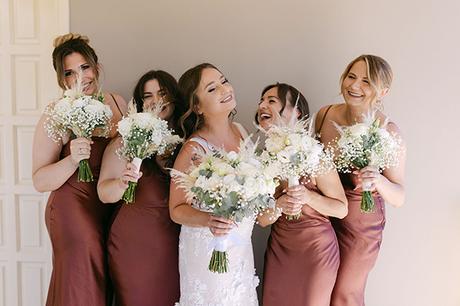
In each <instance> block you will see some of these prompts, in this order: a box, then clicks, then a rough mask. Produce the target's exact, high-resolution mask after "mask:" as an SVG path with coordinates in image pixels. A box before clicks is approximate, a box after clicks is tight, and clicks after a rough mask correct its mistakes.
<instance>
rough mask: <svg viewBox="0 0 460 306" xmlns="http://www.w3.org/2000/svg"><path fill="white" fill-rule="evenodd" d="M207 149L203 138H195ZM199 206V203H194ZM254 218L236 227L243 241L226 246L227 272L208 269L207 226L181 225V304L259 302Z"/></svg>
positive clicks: (232, 305) (245, 304)
mask: <svg viewBox="0 0 460 306" xmlns="http://www.w3.org/2000/svg"><path fill="white" fill-rule="evenodd" d="M193 141H196V142H198V143H200V145H202V146H203V147H204V148H205V149H207V147H206V146H208V144H207V143H203V141H204V140H203V139H198V140H197V139H193ZM193 206H194V207H195V208H197V209H200V207H198V206H199V205H197V204H193ZM253 227H254V220H253V219H249V218H245V219H243V221H242V222H240V223H239V224H238V227H236V228H234V229H233V230H232V231H235V232H236V233H237V234H238V235H239V237H240V238H241V240H242V241H241V243H240V244H239V245H236V246H231V247H230V248H229V249H228V250H227V254H228V260H229V265H228V272H227V273H214V272H211V271H209V269H208V265H209V260H210V259H211V254H212V247H211V246H210V245H211V241H212V239H213V237H214V236H213V235H212V234H211V232H210V231H209V228H207V227H189V226H185V225H182V228H181V232H180V237H179V273H180V301H179V303H177V304H176V306H177V305H180V306H257V305H258V301H257V293H256V287H257V285H258V284H259V279H258V277H257V276H256V275H255V268H254V256H253V252H252V244H251V234H252V229H253Z"/></svg>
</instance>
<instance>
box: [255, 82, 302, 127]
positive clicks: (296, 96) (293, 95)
mask: <svg viewBox="0 0 460 306" xmlns="http://www.w3.org/2000/svg"><path fill="white" fill-rule="evenodd" d="M272 88H277V90H278V98H279V99H280V101H281V105H282V107H281V110H280V112H279V114H280V116H281V115H282V114H283V111H284V109H285V108H286V103H289V105H291V106H292V107H294V106H295V104H296V101H297V109H298V110H299V112H300V114H299V116H298V117H297V119H305V118H307V117H308V116H310V108H309V107H308V101H307V99H306V98H305V97H304V95H303V94H302V93H301V92H300V91H299V90H297V88H295V87H294V86H291V85H289V84H286V83H276V84H271V85H268V86H267V87H265V88H264V89H263V90H262V93H261V94H260V97H263V96H264V94H265V93H266V92H267V91H269V90H270V89H272ZM255 121H256V123H257V124H259V118H257V113H256V115H255Z"/></svg>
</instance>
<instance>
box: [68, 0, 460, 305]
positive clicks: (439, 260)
mask: <svg viewBox="0 0 460 306" xmlns="http://www.w3.org/2000/svg"><path fill="white" fill-rule="evenodd" d="M459 12H460V2H459V1H456V0H450V1H434V0H433V1H424V0H421V1H397V0H388V1H369V0H366V1H356V0H350V1H330V0H325V1H312V0H310V1H294V0H285V1H268V0H265V1H263V0H258V1H257V0H254V1H241V0H237V1H235V0H234V1H218V0H208V1H205V0H195V1H173V0H169V1H164V0H155V1H140V0H131V1H120V0H111V1H89V0H78V1H77V0H74V1H71V30H72V31H75V32H81V33H85V34H87V35H88V36H89V37H90V38H91V40H92V43H93V45H94V47H95V48H96V50H97V52H98V54H99V55H100V58H101V61H102V63H103V65H104V70H105V72H106V81H105V88H106V89H108V90H113V91H116V92H118V93H120V94H122V95H123V96H124V97H125V98H127V99H128V98H130V93H131V90H132V88H133V86H134V84H135V82H136V80H137V78H138V77H139V76H140V75H141V74H142V73H143V72H145V71H147V70H148V69H151V68H161V69H164V70H166V71H169V72H171V73H172V74H173V75H175V76H176V77H179V76H180V74H181V73H182V72H184V71H185V69H187V68H189V67H191V66H192V65H195V64H198V63H200V62H203V61H209V62H212V63H215V64H216V65H218V66H219V67H221V69H222V71H223V72H224V73H225V74H226V75H227V76H228V77H229V79H230V80H231V82H232V83H233V85H234V87H235V89H236V93H237V98H238V120H239V121H241V122H242V123H244V124H245V125H246V126H248V127H251V126H252V125H251V122H252V116H253V113H254V111H255V109H256V104H257V101H258V98H259V94H260V91H261V89H262V88H263V87H264V86H265V85H267V84H269V83H271V82H274V81H283V82H288V83H291V84H293V85H294V86H296V87H298V88H299V89H300V90H301V91H302V92H303V93H304V94H305V96H306V97H307V99H308V100H309V102H310V104H311V106H312V109H313V110H315V111H316V110H317V109H318V108H319V107H320V106H322V105H325V104H327V103H331V102H333V101H338V100H339V99H340V97H339V96H338V79H339V76H340V74H341V72H342V70H343V69H344V67H345V66H346V64H347V63H348V62H349V61H350V60H351V59H352V58H354V57H355V56H357V55H359V54H361V53H374V54H378V55H381V56H383V57H384V58H386V59H387V60H388V61H389V62H390V63H391V65H392V67H393V69H394V73H395V80H394V85H393V88H392V90H391V93H390V95H389V96H388V98H387V99H386V101H385V104H386V111H387V112H388V114H389V115H390V116H391V117H392V118H393V120H395V121H396V122H397V123H398V124H399V125H400V127H401V129H402V130H403V132H404V135H405V137H406V139H407V144H408V149H409V155H408V165H407V184H406V186H407V201H406V204H405V206H404V207H402V208H401V209H394V208H392V207H389V208H388V210H387V219H388V220H387V226H386V229H385V234H384V242H383V245H382V251H381V254H380V257H379V260H378V262H377V266H376V268H375V269H374V270H373V272H372V273H371V275H370V278H369V282H368V288H367V293H366V296H367V304H368V305H371V306H392V305H396V306H412V305H417V306H422V305H423V306H454V305H460V290H459V289H460V261H459V258H460V245H459V244H460V235H459V234H460V201H459V200H460V192H459V190H460V187H459V180H458V170H460V167H459V165H458V162H457V160H458V157H460V144H459V136H458V134H454V132H455V131H457V133H458V131H459V129H458V128H456V119H457V118H458V115H457V114H458V112H459V111H460V99H459V94H458V90H456V89H457V88H459V86H460V77H459V71H460V60H459V58H458V57H459V55H460V36H459V32H458V31H459V29H460V21H459V20H460V17H459V16H460V15H459ZM447 146H448V147H447ZM455 157H457V158H455ZM261 237H263V234H261V233H260V232H258V234H257V237H256V238H257V246H256V248H257V254H258V255H257V256H258V257H257V260H258V261H259V262H260V260H261V258H262V257H261V254H262V252H263V244H264V241H263V240H262V239H261Z"/></svg>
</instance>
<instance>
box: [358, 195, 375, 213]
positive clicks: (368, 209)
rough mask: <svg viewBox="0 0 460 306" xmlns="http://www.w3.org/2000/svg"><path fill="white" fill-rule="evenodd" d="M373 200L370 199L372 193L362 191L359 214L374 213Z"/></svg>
mask: <svg viewBox="0 0 460 306" xmlns="http://www.w3.org/2000/svg"><path fill="white" fill-rule="evenodd" d="M374 207H375V205H374V198H373V197H372V192H370V191H363V194H362V198H361V212H363V213H372V212H374Z"/></svg>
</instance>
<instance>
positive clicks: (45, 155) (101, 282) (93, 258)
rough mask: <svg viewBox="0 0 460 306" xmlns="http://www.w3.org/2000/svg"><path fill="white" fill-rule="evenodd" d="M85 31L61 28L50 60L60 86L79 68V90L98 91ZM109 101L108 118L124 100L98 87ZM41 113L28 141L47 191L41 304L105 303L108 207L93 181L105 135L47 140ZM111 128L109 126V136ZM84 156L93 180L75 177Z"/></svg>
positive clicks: (38, 182) (36, 174)
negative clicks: (45, 279)
mask: <svg viewBox="0 0 460 306" xmlns="http://www.w3.org/2000/svg"><path fill="white" fill-rule="evenodd" d="M88 43H89V40H88V38H86V37H85V36H81V35H78V34H67V35H64V36H60V37H58V38H56V39H55V41H54V46H55V49H54V51H53V66H54V69H55V70H56V74H57V80H58V84H59V86H60V87H61V88H62V89H63V90H64V89H66V88H68V87H70V86H72V85H73V84H74V83H75V81H76V76H77V73H79V72H80V71H82V74H83V75H82V83H83V90H84V93H85V94H87V95H93V94H96V93H98V91H99V86H98V85H99V84H98V77H99V73H100V66H99V63H98V58H97V55H96V53H95V52H94V50H93V48H91V46H90V45H89V44H88ZM104 103H106V104H108V105H110V108H111V109H112V113H113V118H112V124H116V122H117V121H118V120H119V119H120V118H121V117H122V116H123V113H124V111H125V110H126V102H125V101H124V100H123V98H122V97H120V96H119V95H115V94H110V93H104ZM46 119H47V116H46V114H44V115H42V117H41V118H40V120H39V122H38V124H37V127H36V129H35V135H34V144H33V153H32V161H33V174H32V178H33V183H34V186H35V189H37V191H39V192H47V191H51V195H50V197H49V200H48V204H47V206H46V212H45V219H46V226H47V228H48V232H49V235H50V238H51V243H52V247H53V272H52V275H51V283H50V287H49V291H48V298H47V301H46V305H47V306H52V305H55V306H62V305H75V306H86V305H110V303H111V302H110V300H111V296H112V292H111V290H109V287H108V283H109V282H108V273H107V263H106V254H105V242H106V240H105V239H106V234H107V232H106V230H107V228H108V222H109V219H110V218H111V215H112V212H113V208H112V207H110V206H105V205H102V203H101V202H100V201H99V198H98V195H97V190H96V181H97V178H98V175H99V168H100V163H101V160H102V154H103V152H104V149H105V146H106V145H107V143H108V142H109V141H110V139H108V138H101V137H93V138H92V140H87V139H85V138H75V136H71V137H67V138H64V139H62V140H61V141H60V142H59V143H55V142H53V140H51V139H50V138H49V137H48V135H47V132H46V130H45V128H44V123H45V121H46ZM115 133H116V129H114V128H113V129H112V131H111V134H110V136H111V137H113V136H114V135H115ZM83 159H89V164H90V167H91V169H92V172H93V175H94V178H95V181H94V182H91V183H83V182H77V174H78V171H76V170H77V168H78V163H79V161H80V160H83Z"/></svg>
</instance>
